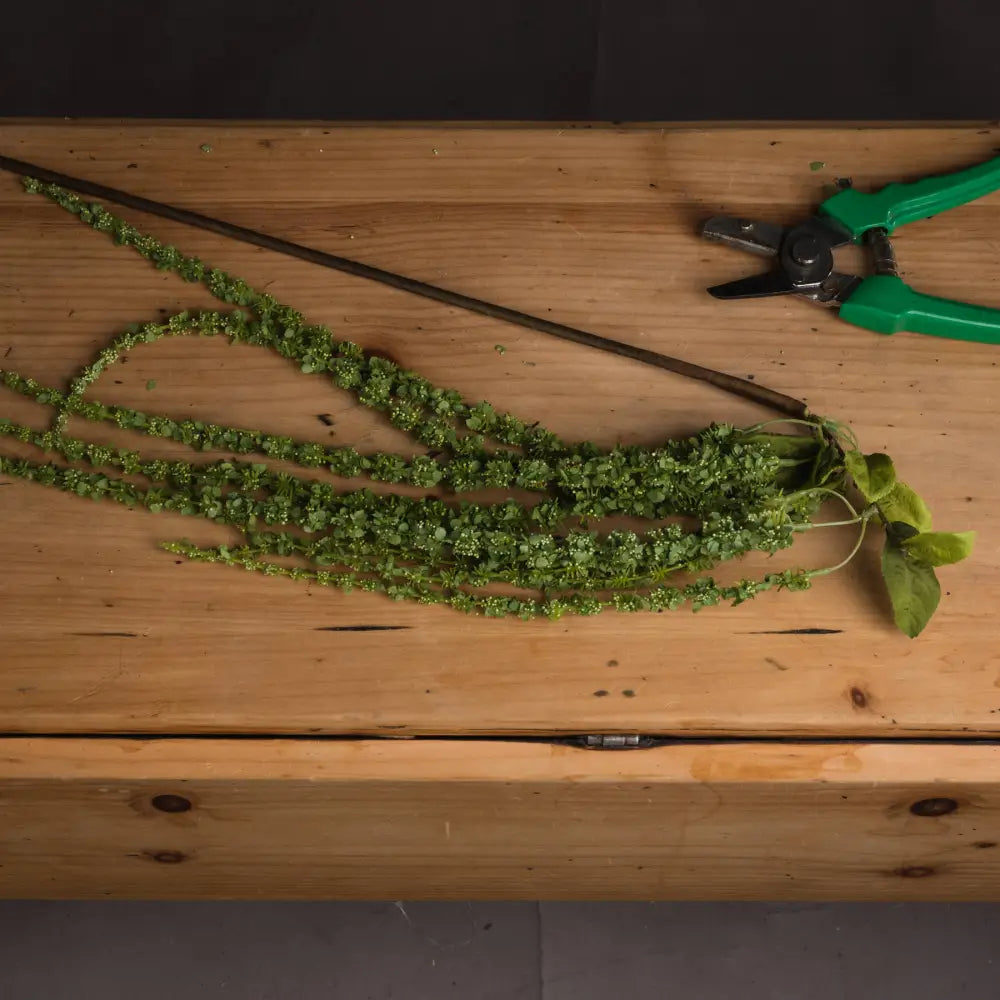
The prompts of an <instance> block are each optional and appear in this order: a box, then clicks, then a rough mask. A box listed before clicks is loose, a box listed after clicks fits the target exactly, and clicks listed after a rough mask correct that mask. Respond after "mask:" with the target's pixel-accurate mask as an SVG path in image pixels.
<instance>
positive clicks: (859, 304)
mask: <svg viewBox="0 0 1000 1000" xmlns="http://www.w3.org/2000/svg"><path fill="white" fill-rule="evenodd" d="M997 189H1000V157H997V158H996V159H993V160H989V161H987V162H986V163H980V164H978V165H977V166H974V167H969V168H968V169H966V170H960V171H958V172H957V173H953V174H947V175H944V176H935V177H925V178H924V179H923V180H919V181H915V182H913V183H909V184H903V183H897V184H889V185H887V186H886V187H884V188H882V190H880V191H875V192H871V193H865V192H862V191H858V190H856V189H854V188H853V187H847V188H845V189H844V190H841V191H839V192H838V193H837V194H835V195H833V196H832V197H830V198H827V200H826V201H824V202H822V204H820V205H819V207H818V208H817V210H816V212H815V214H814V215H813V216H812V218H810V219H809V220H808V221H806V222H803V223H801V224H800V225H797V226H780V225H775V224H773V223H769V222H754V221H752V220H750V219H738V218H733V217H730V216H726V215H718V216H715V217H714V218H711V219H709V220H708V221H707V222H706V223H705V224H704V226H703V227H702V235H703V236H704V237H706V238H707V239H709V240H713V241H715V242H717V243H726V244H728V245H729V246H733V247H737V248H739V249H741V250H746V251H748V252H750V253H754V254H758V255H760V256H763V257H770V258H772V259H773V260H774V262H775V264H776V266H775V267H773V268H772V269H771V270H769V271H766V272H764V273H763V274H755V275H752V276H750V277H748V278H741V279H739V280H737V281H730V282H728V283H726V284H723V285H715V286H714V287H712V288H709V289H708V291H709V292H710V293H711V294H712V295H714V296H715V297H716V298H718V299H746V298H760V297H764V296H769V295H801V296H803V297H804V298H807V299H811V300H812V301H813V302H818V303H820V304H822V305H826V306H832V307H836V308H839V310H840V313H839V315H840V318H841V319H843V320H846V321H847V322H848V323H852V324H854V325H855V326H860V327H863V328H864V329H866V330H874V331H875V332H876V333H899V332H900V331H903V330H908V331H910V332H912V333H926V334H931V335H933V336H935V337H951V338H953V339H956V340H974V341H979V342H981V343H985V344H1000V309H990V308H987V307H985V306H977V305H971V304H969V303H965V302H954V301H952V300H950V299H943V298H937V297H936V296H932V295H924V294H922V293H921V292H918V291H915V290H914V289H913V288H911V287H910V286H909V285H908V284H906V282H904V281H903V280H902V278H900V277H899V272H898V270H897V267H896V258H895V255H894V252H893V249H892V244H891V242H890V241H889V237H890V235H891V234H892V233H893V232H894V231H895V230H896V229H897V228H899V226H903V225H906V223H908V222H916V221H917V220H919V219H927V218H930V217H931V216H932V215H937V214H938V213H940V212H944V211H947V210H948V209H949V208H955V207H957V206H958V205H964V204H965V203H966V202H970V201H973V200H975V199H976V198H981V197H982V196H983V195H986V194H989V193H990V192H991V191H996V190H997ZM848 243H863V244H866V245H867V246H868V247H869V248H870V250H871V251H872V255H873V258H874V261H873V263H874V272H875V273H874V274H873V275H871V276H870V277H867V278H861V277H858V276H857V275H853V274H844V273H841V272H840V271H837V270H835V268H834V260H833V251H834V250H836V249H837V248H838V247H842V246H845V245H847V244H848Z"/></svg>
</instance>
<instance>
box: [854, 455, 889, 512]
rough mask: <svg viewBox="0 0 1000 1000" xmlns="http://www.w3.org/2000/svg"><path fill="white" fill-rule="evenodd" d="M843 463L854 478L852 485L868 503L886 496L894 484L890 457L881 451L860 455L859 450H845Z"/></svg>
mask: <svg viewBox="0 0 1000 1000" xmlns="http://www.w3.org/2000/svg"><path fill="white" fill-rule="evenodd" d="M844 465H845V466H846V467H847V471H848V472H849V473H850V476H851V478H852V479H853V480H854V485H855V486H857V488H858V489H859V490H860V492H861V495H862V496H863V497H864V498H865V499H866V500H867V501H868V502H869V503H876V502H877V501H879V500H881V499H882V498H883V497H885V496H888V494H889V493H890V492H891V491H892V488H893V487H894V486H895V485H896V470H895V469H894V468H893V465H892V459H891V458H889V456H888V455H883V454H882V453H881V452H875V453H873V454H871V455H862V454H861V452H860V451H848V452H845V453H844Z"/></svg>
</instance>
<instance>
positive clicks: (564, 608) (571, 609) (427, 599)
mask: <svg viewBox="0 0 1000 1000" xmlns="http://www.w3.org/2000/svg"><path fill="white" fill-rule="evenodd" d="M163 547H164V548H165V549H166V550H167V551H168V552H172V553H174V554H175V555H181V556H185V557H186V558H188V559H192V560H195V561H199V562H222V563H226V564H228V565H237V566H242V567H243V568H244V569H247V570H251V571H254V572H259V573H263V574H265V575H267V576H284V577H288V578H289V579H293V580H299V581H303V580H304V581H308V582H311V583H316V584H319V585H321V586H328V587H337V588H340V589H342V590H348V591H349V590H350V589H352V588H353V587H355V586H359V587H361V589H364V590H369V591H381V592H383V593H386V594H388V595H389V596H390V597H395V598H397V599H400V600H402V599H405V598H415V599H416V600H418V601H419V602H420V603H428V604H447V605H450V606H451V607H453V608H456V609H458V610H461V611H465V612H467V613H479V614H484V615H487V616H489V617H505V616H518V617H522V618H534V617H536V616H537V615H539V614H541V615H544V616H546V617H548V618H551V619H558V618H560V617H562V615H564V614H566V613H570V614H580V615H593V614H597V613H599V612H600V611H602V610H604V609H606V608H613V609H615V610H617V611H661V610H666V609H668V608H669V609H671V610H672V609H675V608H678V607H680V606H681V605H682V604H685V603H690V604H691V605H692V606H693V607H694V609H695V610H698V609H700V608H703V607H709V606H712V605H715V604H719V603H722V602H730V603H732V604H740V603H742V602H743V601H745V600H748V599H750V598H752V597H754V596H756V595H757V594H759V593H763V592H765V591H767V590H771V589H773V588H776V589H788V590H804V589H806V588H807V587H808V586H809V580H808V577H807V576H806V574H803V573H795V572H790V571H789V572H785V573H774V574H769V575H768V576H766V577H764V578H763V579H762V580H741V581H740V582H739V583H736V584H732V585H728V586H719V585H718V584H716V582H715V581H714V580H713V579H712V578H711V577H705V578H703V579H701V580H697V581H695V582H694V583H690V584H687V585H686V586H684V587H657V588H655V589H654V590H652V591H650V592H649V593H648V594H626V595H616V596H615V597H612V598H609V599H598V598H595V597H593V596H591V595H583V594H568V595H564V596H563V595H561V596H560V597H558V598H550V599H547V600H543V601H537V600H534V599H530V598H529V599H527V600H525V599H524V598H519V597H505V596H499V595H497V596H485V595H476V594H469V593H465V592H463V593H460V594H456V593H449V592H448V591H445V590H436V589H435V588H433V587H431V586H429V585H426V584H424V585H421V586H419V587H418V588H416V589H415V590H410V591H407V590H406V588H399V589H396V588H397V587H398V586H399V585H398V584H397V583H395V582H391V583H390V582H386V581H385V580H381V579H378V580H363V579H359V578H357V576H356V575H355V574H350V573H348V574H342V573H328V572H325V571H322V570H304V569H299V568H297V567H286V566H281V565H279V564H277V563H273V562H268V561H266V560H262V559H259V558H257V557H256V555H255V554H254V553H253V552H252V551H246V552H245V551H243V550H241V549H239V548H237V549H229V548H226V547H224V546H223V547H216V548H203V547H199V546H195V545H191V544H189V543H186V542H168V543H165V544H164V546H163Z"/></svg>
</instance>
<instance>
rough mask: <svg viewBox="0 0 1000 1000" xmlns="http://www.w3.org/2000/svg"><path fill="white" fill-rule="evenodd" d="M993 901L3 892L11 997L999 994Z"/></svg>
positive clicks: (940, 999) (754, 998)
mask: <svg viewBox="0 0 1000 1000" xmlns="http://www.w3.org/2000/svg"><path fill="white" fill-rule="evenodd" d="M995 958H996V959H998V961H1000V906H994V905H976V904H967V905H903V904H883V905H856V904H839V905H812V904H801V905H778V904H766V903H759V904H758V903H752V904H751V903H747V904H712V903H687V904H663V903H660V904H646V903H621V904H619V903H542V904H535V903H406V902H404V903H395V904H394V903H250V904H240V903H165V904H163V903H160V904H154V903H40V902H26V903H24V902H5V903H0V998H3V1000H42V998H44V1000H64V998H66V1000H69V998H73V1000H90V998H95V1000H96V998H101V1000H118V998H122V1000H124V998H129V1000H132V998H134V997H142V998H143V1000H202V998H205V997H238V998H240V1000H339V998H344V1000H389V998H397V1000H441V998H447V997H462V998H463V1000H610V998H618V997H624V998H627V1000H645V998H647V997H648V998H654V1000H671V998H674V997H677V998H684V1000H715V998H720V1000H722V998H725V1000H729V998H739V1000H800V998H801V1000H806V998H808V1000H847V998H850V1000H868V998H872V1000H896V998H900V1000H902V998H906V1000H925V998H926V1000H951V998H953V997H962V998H969V1000H996V998H997V997H998V996H1000V984H998V983H997V980H996V973H997V971H998V970H997V969H996V968H995V967H994V959H995Z"/></svg>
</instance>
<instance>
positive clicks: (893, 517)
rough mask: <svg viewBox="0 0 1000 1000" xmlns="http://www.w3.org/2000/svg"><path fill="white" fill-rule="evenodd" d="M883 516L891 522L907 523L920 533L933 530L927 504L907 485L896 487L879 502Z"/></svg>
mask: <svg viewBox="0 0 1000 1000" xmlns="http://www.w3.org/2000/svg"><path fill="white" fill-rule="evenodd" d="M878 509H879V511H880V512H881V514H882V516H883V517H884V518H885V519H886V520H887V521H889V522H890V523H891V522H892V521H905V522H906V523H907V524H910V525H912V526H913V527H914V528H916V529H917V530H918V531H930V530H931V512H930V511H929V510H928V509H927V504H925V503H924V501H923V500H921V499H920V497H919V496H917V494H916V493H915V492H914V491H913V490H912V489H910V487H909V486H907V485H906V483H896V485H895V486H893V488H892V489H891V490H890V491H889V492H888V493H887V494H886V495H885V496H884V497H882V499H881V500H879V502H878Z"/></svg>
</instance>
